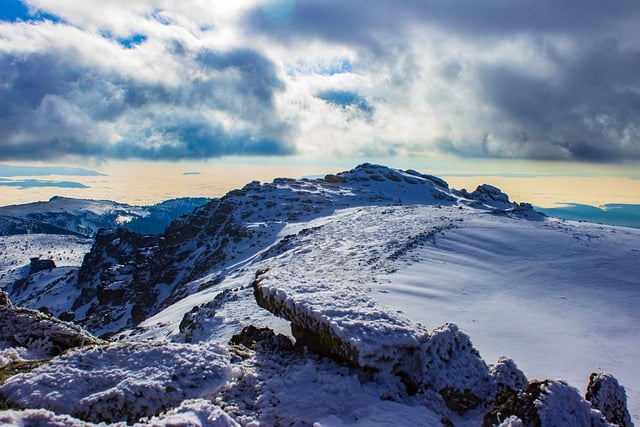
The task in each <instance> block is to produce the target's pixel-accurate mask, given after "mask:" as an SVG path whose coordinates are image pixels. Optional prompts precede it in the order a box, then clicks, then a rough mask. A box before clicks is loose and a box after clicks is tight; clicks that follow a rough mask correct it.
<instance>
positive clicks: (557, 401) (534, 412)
mask: <svg viewBox="0 0 640 427" xmlns="http://www.w3.org/2000/svg"><path fill="white" fill-rule="evenodd" d="M482 426H483V427H493V426H505V427H506V426H523V427H555V426H563V427H585V426H590V427H608V426H609V423H608V422H607V421H606V420H605V419H604V418H603V417H602V414H601V413H600V412H599V411H597V410H595V409H593V408H592V407H591V405H590V404H589V402H587V401H586V400H584V399H583V398H582V397H581V396H580V393H579V392H578V390H576V389H575V388H573V387H570V386H568V385H567V384H566V383H565V382H563V381H554V380H544V381H532V382H531V383H529V385H528V386H527V387H526V389H524V390H510V389H505V391H504V392H503V393H501V394H500V395H498V396H497V397H496V401H495V404H494V407H493V408H492V409H491V410H490V411H489V412H488V413H487V414H486V415H485V417H484V420H483V423H482Z"/></svg>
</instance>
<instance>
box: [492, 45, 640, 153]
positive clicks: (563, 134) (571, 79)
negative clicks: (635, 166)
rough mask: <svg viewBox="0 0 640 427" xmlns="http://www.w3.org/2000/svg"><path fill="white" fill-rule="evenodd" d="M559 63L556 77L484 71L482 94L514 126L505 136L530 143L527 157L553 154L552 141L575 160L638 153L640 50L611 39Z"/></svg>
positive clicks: (504, 70) (501, 69) (504, 68)
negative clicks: (582, 54) (580, 55)
mask: <svg viewBox="0 0 640 427" xmlns="http://www.w3.org/2000/svg"><path fill="white" fill-rule="evenodd" d="M559 65H560V66H561V68H560V69H561V73H560V78H559V79H557V81H550V80H545V79H542V78H536V77H535V76H531V74H525V73H523V72H522V71H520V72H518V71H515V70H513V69H510V68H508V67H507V66H500V67H487V68H485V69H483V70H482V72H481V73H480V76H481V82H482V85H481V86H482V90H483V95H484V99H485V100H486V101H487V102H488V103H489V104H490V105H492V106H493V107H495V108H497V109H498V111H499V112H500V113H501V117H506V118H508V120H509V122H510V123H511V128H512V129H513V132H512V134H511V135H504V137H505V138H504V139H505V140H508V141H510V142H511V143H514V144H518V143H520V144H529V145H530V148H529V151H530V152H529V153H528V155H529V156H530V157H540V158H547V157H552V158H553V157H554V155H553V153H554V152H556V151H557V150H553V146H555V147H556V148H558V149H560V150H562V151H564V152H566V153H567V155H568V157H569V158H571V159H576V160H585V161H614V160H622V159H638V158H640V127H639V126H638V123H640V74H638V73H637V70H639V69H640V54H639V53H638V52H629V51H627V50H624V49H621V48H620V47H619V46H618V45H617V44H615V43H613V42H610V43H605V44H602V45H600V46H598V47H596V48H595V49H594V50H592V51H589V52H588V53H586V54H585V56H584V57H582V58H580V59H578V60H576V61H574V62H570V63H565V64H559ZM549 146H551V147H549ZM549 148H551V150H549ZM494 154H495V153H494Z"/></svg>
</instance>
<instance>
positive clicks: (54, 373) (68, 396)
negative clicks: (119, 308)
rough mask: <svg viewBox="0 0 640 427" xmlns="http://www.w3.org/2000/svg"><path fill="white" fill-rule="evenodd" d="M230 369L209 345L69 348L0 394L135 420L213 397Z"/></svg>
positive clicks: (96, 416) (85, 414)
mask: <svg viewBox="0 0 640 427" xmlns="http://www.w3.org/2000/svg"><path fill="white" fill-rule="evenodd" d="M230 373H231V370H230V367H229V364H228V355H227V352H226V350H224V349H223V348H222V347H220V346H219V345H217V344H214V343H207V344H202V345H198V346H194V345H189V344H176V343H162V342H156V343H145V342H141V343H127V344H111V345H107V346H94V347H91V348H85V349H80V350H73V351H71V352H68V353H66V354H64V355H62V356H60V357H57V358H55V359H53V360H52V361H51V362H50V363H48V364H46V365H43V366H41V367H40V368H37V369H35V370H34V371H32V372H30V373H27V374H19V375H16V376H14V377H11V378H10V379H9V380H7V382H5V384H4V385H2V386H1V387H0V396H1V397H2V398H3V399H5V400H6V401H8V402H12V403H13V404H15V405H19V406H20V407H26V408H34V409H36V408H46V409H48V410H51V411H54V412H56V413H60V414H70V415H73V416H76V417H78V418H81V419H83V420H87V421H92V422H99V421H112V422H113V421H128V422H130V423H131V422H135V421H136V420H137V419H138V418H140V417H143V416H152V415H155V414H158V413H159V412H160V411H162V410H164V409H168V408H171V407H175V406H177V405H179V404H180V403H181V402H182V401H183V400H185V399H188V398H198V397H204V396H209V395H213V394H214V393H215V392H217V391H218V390H219V389H220V388H221V387H222V386H223V385H224V384H225V383H226V382H227V381H228V380H229V376H230Z"/></svg>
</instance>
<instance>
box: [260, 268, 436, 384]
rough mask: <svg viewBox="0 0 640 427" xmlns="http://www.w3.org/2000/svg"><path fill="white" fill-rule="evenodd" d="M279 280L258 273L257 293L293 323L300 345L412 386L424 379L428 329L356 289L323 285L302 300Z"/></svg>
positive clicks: (273, 275) (273, 274) (265, 305)
mask: <svg viewBox="0 0 640 427" xmlns="http://www.w3.org/2000/svg"><path fill="white" fill-rule="evenodd" d="M278 278H279V276H278V274H277V272H272V271H259V272H258V273H257V275H256V280H255V281H254V284H253V286H254V295H255V297H256V301H257V302H258V305H260V306H261V307H263V308H266V309H267V310H269V311H271V312H272V313H274V314H276V315H278V316H281V317H283V318H285V319H287V320H289V321H290V322H291V331H292V333H293V336H294V337H295V338H296V343H297V345H304V346H306V347H308V348H309V349H310V350H311V351H313V352H315V353H318V354H320V355H323V356H328V357H331V358H333V359H336V360H338V361H340V362H343V363H346V364H348V365H350V366H354V367H359V368H365V369H369V370H373V371H376V372H382V373H389V374H397V375H400V376H402V377H404V378H406V379H407V380H408V382H409V383H411V386H412V387H414V386H415V385H419V384H420V383H421V375H420V374H419V372H420V368H419V366H418V364H419V361H418V353H419V349H420V338H421V335H422V334H424V332H425V331H420V330H416V329H415V328H416V325H414V324H413V323H411V322H410V321H409V320H408V319H406V318H404V317H402V316H400V315H397V314H394V313H389V312H388V311H386V310H384V309H383V307H380V306H379V305H377V304H376V303H375V302H374V301H373V300H371V299H369V298H367V297H364V296H361V297H359V298H356V295H358V294H360V292H359V291H358V290H357V289H351V288H348V287H347V288H342V287H336V288H334V289H333V290H330V288H329V289H326V290H324V291H323V289H324V287H318V288H316V289H315V290H313V291H312V292H311V293H310V294H309V295H312V296H315V297H317V299H315V300H314V298H308V297H307V298H298V295H287V293H286V291H284V290H283V289H280V288H279V287H278V284H279V283H280V282H279V280H278ZM320 293H322V295H320ZM327 298H330V301H331V302H329V299H327Z"/></svg>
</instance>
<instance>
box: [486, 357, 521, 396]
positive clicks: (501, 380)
mask: <svg viewBox="0 0 640 427" xmlns="http://www.w3.org/2000/svg"><path fill="white" fill-rule="evenodd" d="M489 374H490V375H491V378H492V379H493V382H494V383H495V384H496V395H499V394H501V393H503V392H505V391H516V390H524V389H525V388H527V385H528V384H529V380H528V379H527V377H526V376H525V374H524V372H522V371H521V370H520V369H519V368H518V366H517V365H516V362H514V361H513V359H510V358H508V357H504V356H503V357H501V358H499V359H498V361H497V362H496V364H495V365H492V366H491V369H490V373H489Z"/></svg>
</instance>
